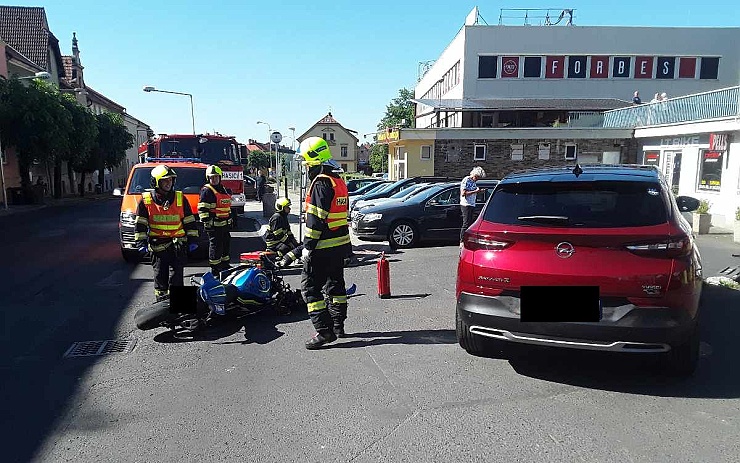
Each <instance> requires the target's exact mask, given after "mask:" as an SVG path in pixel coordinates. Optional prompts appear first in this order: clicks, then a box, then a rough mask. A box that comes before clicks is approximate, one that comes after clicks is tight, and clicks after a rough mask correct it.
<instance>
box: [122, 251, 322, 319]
mask: <svg viewBox="0 0 740 463" xmlns="http://www.w3.org/2000/svg"><path fill="white" fill-rule="evenodd" d="M274 258H275V253H273V252H270V251H257V252H252V253H245V254H242V255H241V259H240V263H239V265H236V266H234V267H232V268H229V269H228V270H225V271H223V272H221V273H220V275H219V278H216V277H215V276H214V275H213V273H212V272H210V271H209V272H206V273H204V274H203V276H201V277H200V278H196V277H191V279H190V282H191V284H192V285H193V286H196V287H197V290H196V292H197V301H195V302H196V308H195V313H192V310H188V311H187V312H188V313H183V311H181V310H178V308H177V307H172V306H171V300H170V299H165V300H163V301H160V302H157V303H155V304H152V305H151V306H149V307H144V308H142V309H140V310H139V311H137V312H136V315H135V316H134V321H135V323H136V326H137V327H138V328H139V329H140V330H151V329H155V328H160V327H165V328H169V329H170V330H172V331H177V330H178V329H182V330H185V331H196V330H197V329H199V328H202V327H205V326H208V324H209V322H210V321H211V320H212V319H214V318H215V317H218V316H225V315H227V314H230V313H234V312H238V313H239V314H243V315H247V314H253V313H257V312H261V311H263V310H268V309H273V310H275V312H276V313H278V314H280V315H288V314H290V313H291V312H293V311H301V310H303V311H305V310H307V309H306V304H305V302H303V298H302V297H301V293H300V290H298V289H296V290H292V289H291V288H290V285H289V284H288V283H285V281H284V280H283V277H282V272H281V271H280V269H279V268H278V267H277V265H276V264H275V260H274Z"/></svg>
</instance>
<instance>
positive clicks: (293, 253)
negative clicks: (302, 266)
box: [265, 198, 303, 267]
mask: <svg viewBox="0 0 740 463" xmlns="http://www.w3.org/2000/svg"><path fill="white" fill-rule="evenodd" d="M290 206H291V204H290V199H288V198H278V200H277V201H275V210H276V211H277V212H275V213H274V214H273V215H272V217H270V223H269V224H268V225H267V232H266V233H265V244H266V245H267V250H268V251H274V252H275V253H277V255H278V257H279V258H280V260H278V262H277V264H278V265H279V266H280V267H285V266H288V265H290V264H292V263H293V261H296V260H298V259H299V258H300V256H301V252H302V251H303V246H302V245H300V244H299V243H298V240H297V239H295V236H294V235H293V232H292V231H291V230H290V222H288V215H290Z"/></svg>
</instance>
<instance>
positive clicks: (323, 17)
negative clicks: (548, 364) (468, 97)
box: [6, 0, 740, 144]
mask: <svg viewBox="0 0 740 463" xmlns="http://www.w3.org/2000/svg"><path fill="white" fill-rule="evenodd" d="M6 4H11V5H21V6H43V7H45V8H46V14H47V17H48V20H49V25H50V28H51V30H52V32H53V33H54V35H56V37H57V38H58V39H59V40H60V46H61V49H62V54H65V55H69V54H71V47H72V43H71V41H72V32H73V31H74V32H77V38H78V40H79V47H80V51H81V58H82V63H83V65H84V66H85V82H86V83H87V84H88V85H89V86H91V87H93V88H94V89H95V90H97V91H99V92H101V93H103V94H104V95H106V96H108V97H109V98H111V99H112V100H114V101H116V102H118V103H119V104H121V105H123V106H125V107H126V108H127V111H128V112H129V113H130V114H132V115H133V116H134V117H137V118H139V119H141V120H142V121H144V122H146V123H148V124H149V125H151V127H152V128H153V129H154V131H155V132H157V133H174V132H180V133H188V132H190V130H191V120H190V103H189V100H188V98H187V97H184V96H177V95H168V94H163V93H144V92H143V91H142V87H143V86H144V85H152V86H155V87H157V88H161V89H164V90H174V91H181V92H188V93H192V94H193V96H194V101H195V124H196V130H197V131H198V132H206V131H213V130H216V131H219V132H221V133H223V134H229V135H235V136H236V137H237V138H238V139H239V140H240V141H246V140H247V139H248V138H256V139H258V140H260V141H264V140H265V139H266V138H267V127H266V126H265V125H257V121H258V120H262V121H266V122H269V123H270V125H271V127H272V129H273V130H279V131H280V132H282V134H283V136H284V138H285V144H290V138H291V136H292V134H291V132H290V130H289V129H288V127H295V129H296V130H295V131H296V137H297V136H299V135H300V134H302V133H303V132H304V131H306V130H308V128H310V127H311V125H313V124H314V123H315V122H316V121H317V120H319V119H320V118H321V117H323V116H324V115H325V114H326V113H327V112H328V111H329V108H331V111H332V114H333V115H334V117H335V118H336V119H337V120H338V121H339V122H340V123H341V124H342V125H344V126H345V127H347V128H349V129H353V130H356V131H358V132H359V134H360V135H359V138H360V142H362V141H363V134H366V133H369V132H374V131H375V127H376V125H377V123H378V121H379V120H380V119H381V117H382V116H383V114H384V113H385V107H386V105H387V104H388V102H389V101H390V100H391V99H392V98H394V97H395V96H396V95H397V94H398V90H399V89H400V88H402V87H408V88H411V89H413V87H414V85H415V82H416V77H417V70H418V63H419V61H426V60H433V59H436V58H437V57H438V56H439V54H440V53H441V52H442V51H443V50H444V48H445V47H446V46H447V44H448V43H449V42H450V40H451V39H452V38H453V37H454V36H455V34H456V33H457V32H458V30H459V29H460V27H461V26H462V24H463V23H464V20H465V16H466V15H467V14H468V12H469V11H470V10H471V9H472V8H473V7H474V6H476V4H477V5H478V6H479V9H480V14H481V16H482V18H483V19H484V20H485V21H486V22H487V23H488V24H497V23H498V16H499V9H500V8H502V7H522V6H527V7H534V8H539V7H550V6H553V4H557V5H555V6H558V7H563V8H574V9H575V10H576V12H575V21H574V22H575V24H576V25H584V26H585V25H625V26H647V25H653V26H735V27H736V26H738V25H740V6H738V5H740V1H737V0H724V1H720V0H705V1H694V2H691V1H686V0H672V1H668V0H649V1H645V0H641V1H635V0H622V1H618V2H604V1H603V0H599V1H596V0H592V1H570V2H568V1H566V2H550V1H547V2H542V3H541V4H537V2H529V3H528V4H525V5H522V4H521V2H518V1H511V2H509V3H501V2H495V4H494V3H493V2H481V3H476V2H466V1H459V0H458V1H445V2H440V1H438V0H431V1H429V0H428V1H422V0H419V1H403V0H400V1H388V0H375V1H371V2H363V1H357V0H352V1H349V0H334V1H328V2H312V1H293V0H289V1H286V0H252V1H223V0H212V1H199V2H194V1H182V2H174V1H168V0H150V1H141V0H124V1H120V2H119V1H100V0H53V1H46V2H43V1H39V2H34V1H26V0H16V1H13V0H10V1H8V2H7V3H6ZM180 4H183V5H185V6H182V5H180ZM368 139H370V137H368Z"/></svg>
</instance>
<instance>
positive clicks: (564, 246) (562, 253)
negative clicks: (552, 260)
mask: <svg viewBox="0 0 740 463" xmlns="http://www.w3.org/2000/svg"><path fill="white" fill-rule="evenodd" d="M574 252H576V248H574V247H573V245H572V244H570V243H568V242H567V241H563V242H562V243H558V245H557V246H555V254H557V255H558V257H562V258H563V259H567V258H568V257H570V256H572V255H573V253H574Z"/></svg>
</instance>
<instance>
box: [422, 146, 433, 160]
mask: <svg viewBox="0 0 740 463" xmlns="http://www.w3.org/2000/svg"><path fill="white" fill-rule="evenodd" d="M421 159H422V160H428V159H432V146H431V145H423V146H422V147H421Z"/></svg>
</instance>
